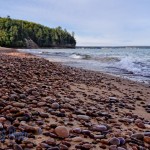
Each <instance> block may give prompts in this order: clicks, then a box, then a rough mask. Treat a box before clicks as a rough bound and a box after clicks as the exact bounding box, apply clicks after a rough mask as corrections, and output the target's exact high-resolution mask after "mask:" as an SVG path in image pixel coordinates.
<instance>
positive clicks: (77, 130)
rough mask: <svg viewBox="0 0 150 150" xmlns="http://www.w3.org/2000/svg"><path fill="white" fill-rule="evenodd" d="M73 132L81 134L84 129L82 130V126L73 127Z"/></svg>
mask: <svg viewBox="0 0 150 150" xmlns="http://www.w3.org/2000/svg"><path fill="white" fill-rule="evenodd" d="M73 132H74V133H78V134H80V133H81V132H82V130H81V128H75V129H73Z"/></svg>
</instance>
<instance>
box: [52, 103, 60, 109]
mask: <svg viewBox="0 0 150 150" xmlns="http://www.w3.org/2000/svg"><path fill="white" fill-rule="evenodd" d="M51 107H52V108H53V109H58V108H59V104H58V103H56V102H55V103H52V105H51Z"/></svg>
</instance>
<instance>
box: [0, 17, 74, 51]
mask: <svg viewBox="0 0 150 150" xmlns="http://www.w3.org/2000/svg"><path fill="white" fill-rule="evenodd" d="M75 45H76V40H75V38H74V36H73V34H72V35H71V34H70V33H69V32H67V30H63V29H62V28H61V27H57V28H49V27H45V26H43V25H40V24H36V23H32V22H27V21H23V20H15V19H11V18H0V46H3V47H18V48H39V47H75Z"/></svg>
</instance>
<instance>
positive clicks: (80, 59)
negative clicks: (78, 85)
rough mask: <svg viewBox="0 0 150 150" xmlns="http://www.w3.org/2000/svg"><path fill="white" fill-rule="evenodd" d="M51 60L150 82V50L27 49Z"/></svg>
mask: <svg viewBox="0 0 150 150" xmlns="http://www.w3.org/2000/svg"><path fill="white" fill-rule="evenodd" d="M21 51H24V52H29V53H32V54H35V55H38V56H41V57H44V58H46V59H48V60H50V61H54V62H61V63H63V64H64V65H69V66H72V67H78V68H83V69H88V70H94V71H101V72H104V73H108V74H112V75H116V76H120V77H123V78H128V79H131V80H135V81H139V82H145V83H147V84H150V49H142V48H139V49H138V48H101V49H26V50H21Z"/></svg>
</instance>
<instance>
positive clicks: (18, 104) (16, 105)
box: [12, 102, 25, 108]
mask: <svg viewBox="0 0 150 150" xmlns="http://www.w3.org/2000/svg"><path fill="white" fill-rule="evenodd" d="M12 105H13V106H14V107H19V108H24V107H25V103H19V102H15V103H13V104H12Z"/></svg>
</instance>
